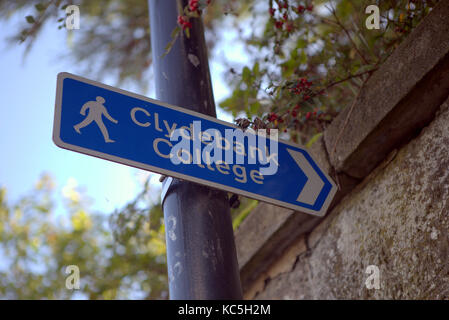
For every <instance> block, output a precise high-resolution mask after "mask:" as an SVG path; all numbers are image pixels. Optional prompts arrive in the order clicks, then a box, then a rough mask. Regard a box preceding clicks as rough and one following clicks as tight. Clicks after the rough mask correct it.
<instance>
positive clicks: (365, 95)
mask: <svg viewBox="0 0 449 320" xmlns="http://www.w3.org/2000/svg"><path fill="white" fill-rule="evenodd" d="M448 94H449V1H440V3H439V4H438V6H437V7H435V8H434V10H433V11H432V12H431V13H429V15H428V16H427V17H426V18H425V19H424V20H423V21H422V22H421V24H420V25H419V26H418V27H417V28H415V30H414V31H413V32H412V33H411V34H410V36H409V37H407V39H406V40H405V41H404V42H403V43H402V44H401V45H400V46H399V47H398V48H397V49H396V50H395V51H394V53H393V54H392V55H391V56H390V57H389V58H388V59H387V61H386V62H384V63H383V64H382V65H381V66H380V68H379V69H378V70H377V71H376V72H374V73H373V75H372V76H371V77H370V79H369V80H368V81H367V83H366V85H365V87H364V88H363V89H362V91H361V93H360V95H359V97H358V99H357V101H356V102H355V105H354V108H353V110H352V112H351V113H350V114H349V112H350V110H351V108H349V107H348V108H346V109H345V110H344V111H343V112H342V113H341V114H340V115H339V116H338V117H337V118H336V119H335V120H334V121H333V122H332V124H331V125H330V126H329V128H328V129H327V130H326V132H325V134H324V137H325V142H326V148H327V150H328V153H329V156H330V162H331V164H332V165H333V166H334V167H335V169H336V170H337V171H338V172H345V173H347V174H348V175H350V176H352V177H356V178H364V177H365V176H366V175H368V174H369V172H371V171H372V170H373V169H374V168H375V167H376V166H377V165H378V164H379V163H380V162H381V161H382V160H383V159H384V158H385V156H387V155H388V154H389V153H390V152H391V150H393V149H394V148H396V147H397V146H398V145H401V144H402V143H405V142H407V141H408V140H409V139H410V137H411V136H413V135H414V134H416V132H417V130H419V129H420V128H422V127H423V126H425V125H427V124H428V123H429V122H430V121H431V120H432V119H433V118H434V115H435V112H436V111H437V110H438V108H439V106H440V105H441V104H442V103H443V101H444V100H445V99H446V97H447V95H448ZM348 116H349V121H346V119H347V118H348ZM345 123H346V124H345ZM337 140H338V141H337Z"/></svg>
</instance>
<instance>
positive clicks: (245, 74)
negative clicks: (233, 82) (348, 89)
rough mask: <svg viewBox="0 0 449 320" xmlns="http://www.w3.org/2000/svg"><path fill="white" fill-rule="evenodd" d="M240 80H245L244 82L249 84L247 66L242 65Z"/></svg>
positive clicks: (249, 74)
mask: <svg viewBox="0 0 449 320" xmlns="http://www.w3.org/2000/svg"><path fill="white" fill-rule="evenodd" d="M242 80H243V82H245V83H246V84H250V83H251V70H249V68H248V67H244V68H243V71H242Z"/></svg>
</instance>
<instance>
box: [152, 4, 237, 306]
mask: <svg viewBox="0 0 449 320" xmlns="http://www.w3.org/2000/svg"><path fill="white" fill-rule="evenodd" d="M178 3H180V5H181V6H182V7H184V6H186V5H187V1H175V0H149V1H148V5H149V10H150V29H151V47H152V53H153V67H154V75H155V81H156V94H157V98H158V99H159V100H162V101H164V102H167V103H170V104H174V105H178V106H183V107H186V108H188V109H190V110H194V111H197V112H200V113H203V114H207V115H210V116H213V117H215V116H216V113H215V103H214V98H213V94H212V84H211V80H210V73H209V64H208V58H207V48H206V44H205V40H204V31H203V25H202V22H201V20H200V19H194V20H195V21H193V27H192V28H191V30H190V38H187V37H186V36H185V35H184V34H183V35H181V36H180V38H179V39H178V40H177V41H176V43H175V44H174V46H173V47H172V48H171V50H170V52H169V53H168V54H167V55H166V56H164V57H163V55H164V52H165V48H166V46H167V44H168V43H169V42H170V41H171V40H172V39H171V33H172V32H173V30H174V29H175V28H176V27H177V17H178V14H179V13H178ZM167 180H168V179H167ZM170 180H171V179H170ZM165 183H167V181H166V182H165ZM164 187H165V186H164ZM163 210H164V217H165V224H166V227H165V228H166V239H167V262H168V275H169V288H170V298H171V299H242V289H241V285H240V275H239V267H238V263H237V254H236V249H235V243H234V233H233V230H232V222H231V214H230V208H229V200H228V197H227V194H226V193H225V192H223V191H217V190H213V189H210V188H208V187H205V186H201V185H198V184H195V183H192V182H187V181H181V180H178V179H173V181H172V182H171V183H170V186H169V187H168V188H167V191H166V193H165V199H163Z"/></svg>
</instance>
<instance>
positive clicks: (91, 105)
mask: <svg viewBox="0 0 449 320" xmlns="http://www.w3.org/2000/svg"><path fill="white" fill-rule="evenodd" d="M103 103H105V100H104V98H103V97H100V96H98V97H97V98H96V101H88V102H86V103H85V104H84V105H83V107H82V108H81V111H80V114H82V115H83V116H85V115H86V110H89V114H88V115H87V117H86V118H85V119H84V120H83V121H81V122H80V123H78V124H77V125H74V126H73V128H74V129H75V131H76V132H78V133H79V134H81V131H80V129H81V128H84V127H86V126H88V125H89V124H91V123H92V121H95V123H96V124H97V126H98V127H99V128H100V130H101V133H102V134H103V138H104V142H106V143H109V142H115V141H114V140H111V139H109V133H108V129H106V126H105V125H104V123H103V119H102V116H103V115H104V116H105V117H106V118H107V119H108V120H109V121H111V122H113V123H115V124H117V123H118V121H117V120H115V119H114V118H112V117H111V115H110V114H109V113H108V110H106V107H105V106H104V105H103Z"/></svg>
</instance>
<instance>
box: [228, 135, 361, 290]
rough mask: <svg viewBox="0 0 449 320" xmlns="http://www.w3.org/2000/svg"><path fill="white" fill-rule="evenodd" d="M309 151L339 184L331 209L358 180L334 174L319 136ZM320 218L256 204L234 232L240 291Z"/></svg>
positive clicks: (247, 287) (246, 287)
mask: <svg viewBox="0 0 449 320" xmlns="http://www.w3.org/2000/svg"><path fill="white" fill-rule="evenodd" d="M309 152H310V153H311V154H312V156H313V157H314V159H315V161H317V162H318V164H319V165H320V167H321V168H322V169H323V170H325V171H326V172H327V173H328V174H329V175H330V176H331V177H332V178H333V179H334V181H336V182H337V184H338V186H339V190H338V191H337V194H336V195H335V197H334V200H333V201H332V203H331V205H330V206H329V209H331V208H333V207H334V206H335V205H336V204H338V202H339V201H340V200H341V199H342V198H343V196H344V195H345V194H347V193H348V192H350V191H351V190H352V189H353V188H354V187H355V185H356V184H357V183H358V182H359V181H358V180H356V179H353V178H351V177H348V176H347V175H345V174H343V173H342V174H338V176H336V175H335V172H334V170H333V169H332V167H331V166H330V164H329V161H328V157H327V154H326V149H325V147H324V141H323V139H322V138H320V139H319V140H318V141H316V142H315V143H314V144H313V145H312V146H311V148H310V149H309ZM320 220H321V218H318V217H314V216H311V215H307V214H304V213H301V212H295V211H293V210H289V209H282V208H279V207H276V206H273V205H269V204H266V203H261V204H259V205H258V206H257V207H256V209H254V211H253V212H251V214H250V215H249V216H248V217H247V218H246V219H245V220H244V221H243V223H242V224H241V225H240V226H239V228H238V229H237V231H236V233H235V240H236V243H237V258H238V262H239V266H240V280H241V282H242V287H243V290H250V288H249V287H250V286H251V284H252V283H253V282H254V281H256V279H258V278H260V277H261V276H263V274H265V272H266V269H267V268H268V267H269V266H270V264H271V263H273V262H274V261H276V259H278V258H279V256H280V255H281V254H282V251H283V250H284V249H285V248H287V247H288V246H289V245H290V244H291V243H292V241H294V240H295V239H296V238H297V237H298V236H301V235H302V234H305V233H307V232H310V230H312V229H313V228H314V227H315V226H316V225H317V224H318V223H319V222H320ZM261 274H262V275H261Z"/></svg>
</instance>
